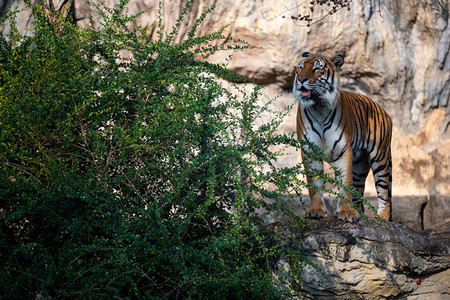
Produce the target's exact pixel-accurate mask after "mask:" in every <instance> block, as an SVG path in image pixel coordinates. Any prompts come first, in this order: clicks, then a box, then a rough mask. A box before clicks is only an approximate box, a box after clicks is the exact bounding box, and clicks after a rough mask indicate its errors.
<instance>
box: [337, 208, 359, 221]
mask: <svg viewBox="0 0 450 300" xmlns="http://www.w3.org/2000/svg"><path fill="white" fill-rule="evenodd" d="M336 213H337V215H338V219H339V220H343V221H345V222H350V223H356V222H358V221H359V219H360V217H361V216H360V215H359V213H358V211H357V210H356V209H354V208H348V209H342V210H340V211H339V212H336Z"/></svg>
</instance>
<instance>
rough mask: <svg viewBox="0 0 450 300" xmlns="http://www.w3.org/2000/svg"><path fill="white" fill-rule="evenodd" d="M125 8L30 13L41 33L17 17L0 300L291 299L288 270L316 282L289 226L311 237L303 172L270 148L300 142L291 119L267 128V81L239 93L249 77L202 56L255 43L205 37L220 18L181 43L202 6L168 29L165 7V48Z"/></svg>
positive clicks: (10, 62) (0, 226)
mask: <svg viewBox="0 0 450 300" xmlns="http://www.w3.org/2000/svg"><path fill="white" fill-rule="evenodd" d="M191 4H192V1H188V4H187V6H186V7H187V8H188V7H189V5H191ZM125 5H126V2H121V4H120V5H119V6H118V7H116V8H114V9H108V8H106V7H105V8H103V11H104V12H105V13H104V15H103V22H102V26H100V28H99V29H94V27H92V28H79V27H77V26H74V25H72V24H71V23H70V22H68V21H66V20H64V19H63V18H62V17H61V16H59V15H57V14H48V13H47V12H46V10H44V9H43V8H42V7H39V6H32V5H31V4H29V6H30V7H31V8H32V9H33V16H34V19H35V27H34V28H33V30H34V33H35V34H34V35H33V36H23V35H21V34H19V33H18V32H17V30H14V13H11V14H10V15H9V17H8V18H9V20H10V22H12V25H13V30H12V31H11V33H9V34H8V35H4V34H1V35H0V221H1V222H0V253H1V259H0V266H1V270H2V272H1V273H0V291H1V294H0V298H5V299H8V298H10V299H29V298H36V296H37V295H38V294H40V295H42V296H50V297H55V298H75V297H76V298H91V297H92V298H111V297H121V298H124V297H129V298H136V297H138V298H208V299H211V298H218V299H220V298H227V299H228V298H230V299H233V298H235V299H244V298H245V299H247V298H265V299H271V298H280V297H283V296H285V294H287V293H288V291H287V290H283V289H281V288H280V286H282V284H283V282H281V281H282V280H281V279H279V278H277V276H275V275H273V272H272V270H273V263H274V261H276V259H277V258H279V257H280V256H283V257H285V258H287V259H290V261H291V262H295V263H293V264H292V266H293V267H292V268H291V270H290V271H289V272H290V273H289V274H288V275H289V276H286V277H285V280H288V279H289V281H290V282H289V284H290V285H291V286H292V287H296V286H299V285H300V284H301V278H300V275H299V271H300V270H299V268H298V267H294V266H296V265H297V262H301V261H302V260H303V257H302V253H301V247H288V246H286V245H285V242H283V239H282V238H281V237H280V234H279V231H280V228H282V227H283V226H284V227H286V226H292V227H293V228H297V229H296V230H293V231H292V232H294V233H296V235H295V234H294V235H293V236H291V237H290V243H297V242H298V241H299V240H300V239H301V230H299V228H303V222H304V221H303V220H302V219H300V218H298V217H296V216H294V215H292V214H291V213H290V212H289V209H288V208H289V194H290V193H292V192H293V191H297V190H299V189H300V188H301V186H302V185H305V184H304V183H303V182H301V181H299V180H298V179H297V177H296V176H297V174H298V173H300V172H304V171H302V170H303V169H302V168H301V166H296V167H294V168H284V169H277V168H275V167H274V166H273V164H272V163H273V161H275V160H276V159H277V157H278V156H279V155H280V153H278V152H274V151H273V150H271V149H272V146H275V145H291V146H296V147H300V146H301V144H300V142H299V141H296V140H295V139H293V138H292V137H288V136H285V135H280V134H277V133H276V128H277V126H278V125H279V123H280V122H281V120H282V118H283V116H284V114H285V112H280V113H278V114H277V117H276V118H275V119H274V120H273V121H271V122H270V123H268V124H264V125H262V126H259V127H258V126H256V125H255V124H254V121H255V119H256V118H258V116H259V115H260V114H261V113H263V112H265V111H267V110H268V106H267V105H265V106H260V105H258V104H257V99H258V97H259V96H260V87H256V88H255V89H254V90H253V92H251V93H250V94H248V93H245V92H244V91H243V90H240V89H239V88H238V87H237V86H236V87H235V89H236V91H237V92H236V93H232V92H231V91H229V90H227V89H225V88H224V87H223V86H222V84H221V83H220V82H221V81H220V80H219V79H220V78H222V79H233V80H243V79H242V78H239V77H237V75H234V74H231V73H230V72H229V71H227V69H226V67H225V66H224V65H214V64H210V63H207V62H206V61H204V60H203V59H202V57H204V56H205V55H208V54H210V53H213V52H215V51H221V50H240V49H247V48H250V47H251V46H250V45H248V44H247V43H245V42H243V41H239V40H232V39H229V38H226V37H225V36H224V35H223V31H224V30H225V28H221V29H219V30H217V31H215V32H213V33H211V34H208V35H205V36H198V35H196V29H197V27H198V26H199V24H200V22H201V21H202V20H203V19H204V17H205V16H206V14H208V13H210V12H211V10H208V11H206V12H205V13H204V14H203V15H202V17H201V18H200V19H199V20H198V21H197V23H196V24H195V25H194V26H193V27H192V31H191V32H190V33H189V35H188V38H187V39H186V40H185V41H182V42H181V43H178V44H177V43H174V41H173V40H174V36H175V35H176V33H177V31H178V29H179V27H180V26H181V23H182V22H183V18H184V16H185V15H186V14H187V8H186V9H185V10H184V11H183V13H182V14H181V16H180V18H179V19H178V20H177V22H176V25H175V26H174V28H172V29H171V31H170V32H166V31H165V29H164V28H163V27H162V25H161V24H162V20H161V18H162V13H161V6H160V14H159V23H158V24H157V25H156V26H157V30H158V31H159V38H158V39H156V40H154V39H151V38H149V32H148V30H146V29H143V28H139V27H137V28H134V29H129V28H128V25H129V23H130V22H132V21H133V19H134V18H135V17H136V16H134V17H126V16H124V14H123V11H124V7H125ZM217 45H225V46H217ZM123 51H127V52H128V54H130V55H128V57H130V58H124V56H123V55H121V54H123V53H124V52H123ZM268 183H271V184H272V185H274V186H277V189H276V190H275V191H269V190H267V188H266V186H267V184H268ZM267 198H270V199H271V200H272V202H270V204H269V202H266V201H264V200H265V199H267ZM298 205H301V204H298ZM258 210H263V211H266V212H267V213H272V214H276V215H278V216H280V218H279V220H283V222H282V223H275V224H272V225H271V226H266V225H265V224H264V222H263V221H262V220H261V218H260V217H258V213H257V212H258ZM281 216H282V217H281Z"/></svg>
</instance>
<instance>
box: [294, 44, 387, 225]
mask: <svg viewBox="0 0 450 300" xmlns="http://www.w3.org/2000/svg"><path fill="white" fill-rule="evenodd" d="M343 64H344V57H343V56H342V55H336V56H335V57H333V58H332V59H331V60H330V59H329V58H327V57H325V56H323V55H317V54H311V53H309V52H305V53H303V54H302V59H301V61H300V63H299V65H298V66H297V67H296V68H295V78H294V83H293V94H294V97H295V100H296V102H298V109H297V118H296V119H297V135H298V138H299V139H303V140H305V141H309V142H310V143H311V144H314V145H316V146H318V147H320V148H322V149H324V152H325V154H326V156H327V157H328V159H329V160H330V161H331V162H332V164H333V165H334V167H335V169H336V170H337V172H338V174H340V176H342V182H343V183H344V185H348V186H353V187H354V188H355V189H356V190H357V191H358V192H359V193H360V194H361V195H364V189H365V182H366V178H367V175H368V173H369V171H370V169H372V173H373V176H374V180H375V188H376V191H377V198H378V209H377V213H378V215H379V216H380V217H381V218H382V219H383V220H386V221H391V220H392V206H391V197H392V195H391V187H392V161H391V137H392V120H391V118H390V116H389V115H388V114H387V113H386V111H385V110H384V109H383V108H382V107H381V106H380V105H379V104H377V103H375V102H374V101H373V100H371V99H370V98H369V97H367V96H364V95H361V94H357V93H354V92H349V91H345V90H342V89H341V86H340V77H339V73H338V72H339V71H340V68H341V67H342V65H343ZM309 148H311V149H309ZM312 148H313V147H308V146H306V147H305V150H304V151H301V152H302V154H301V155H302V158H303V161H306V160H307V152H308V151H312ZM307 169H309V170H314V171H319V172H323V161H322V160H319V159H316V160H313V161H312V162H311V163H310V164H309V166H307ZM306 173H308V172H306ZM309 173H310V172H309ZM310 174H311V173H310ZM306 177H307V183H308V186H309V196H310V200H311V204H310V207H309V208H308V209H307V211H306V213H307V214H308V215H309V216H310V217H311V218H321V217H324V216H325V215H326V214H327V213H328V212H327V209H326V206H325V202H324V198H323V193H322V192H321V191H320V190H321V189H320V188H321V187H323V180H322V179H321V177H320V176H315V177H314V176H313V177H311V176H308V175H307V176H306ZM312 185H315V186H318V187H319V188H318V189H313V188H311V186H312ZM339 192H340V194H342V195H344V198H345V199H346V200H345V201H342V200H340V199H337V201H338V203H337V208H336V211H335V214H336V215H337V217H338V218H339V219H341V220H343V221H347V222H357V221H359V219H360V214H359V212H358V210H359V211H361V212H364V206H363V204H362V203H361V201H358V200H357V197H356V196H355V195H352V193H351V191H348V189H344V188H343V187H340V188H339ZM352 203H353V205H352ZM355 208H357V209H355Z"/></svg>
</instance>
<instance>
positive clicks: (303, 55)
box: [302, 52, 311, 57]
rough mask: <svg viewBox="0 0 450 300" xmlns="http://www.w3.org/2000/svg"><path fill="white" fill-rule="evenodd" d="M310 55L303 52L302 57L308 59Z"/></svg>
mask: <svg viewBox="0 0 450 300" xmlns="http://www.w3.org/2000/svg"><path fill="white" fill-rule="evenodd" d="M310 55H311V53H309V52H303V54H302V57H308V56H310Z"/></svg>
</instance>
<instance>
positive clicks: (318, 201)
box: [302, 151, 327, 218]
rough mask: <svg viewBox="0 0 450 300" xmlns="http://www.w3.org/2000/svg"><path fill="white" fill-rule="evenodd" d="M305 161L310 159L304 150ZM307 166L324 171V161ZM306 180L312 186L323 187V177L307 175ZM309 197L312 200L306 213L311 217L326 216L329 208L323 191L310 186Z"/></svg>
mask: <svg viewBox="0 0 450 300" xmlns="http://www.w3.org/2000/svg"><path fill="white" fill-rule="evenodd" d="M302 158H303V162H307V161H308V160H309V158H308V155H307V154H306V153H304V152H303V151H302ZM307 168H309V169H312V170H315V171H318V172H323V162H322V161H313V162H312V163H310V165H308V166H307ZM306 180H307V181H308V184H309V185H310V186H316V187H319V188H321V187H323V181H322V179H320V178H318V177H314V178H313V177H311V176H308V175H306ZM308 192H309V199H310V201H311V204H310V207H309V208H308V209H307V210H306V213H307V214H308V215H309V216H310V217H311V218H322V217H325V215H326V213H327V209H326V206H325V201H324V199H323V193H322V192H321V191H319V190H317V189H314V188H311V187H310V188H308Z"/></svg>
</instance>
